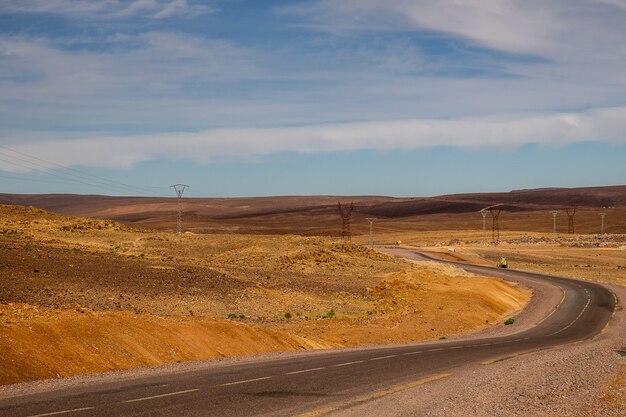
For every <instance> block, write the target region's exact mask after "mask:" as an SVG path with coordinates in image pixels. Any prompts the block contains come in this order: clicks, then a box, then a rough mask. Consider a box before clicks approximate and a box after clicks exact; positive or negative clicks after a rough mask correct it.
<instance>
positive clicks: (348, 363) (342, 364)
mask: <svg viewBox="0 0 626 417" xmlns="http://www.w3.org/2000/svg"><path fill="white" fill-rule="evenodd" d="M363 362H365V361H354V362H345V363H340V364H337V365H333V366H335V367H337V366H347V365H354V364H355V363H363Z"/></svg>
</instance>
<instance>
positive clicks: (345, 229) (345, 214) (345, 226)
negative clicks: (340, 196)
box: [337, 202, 354, 239]
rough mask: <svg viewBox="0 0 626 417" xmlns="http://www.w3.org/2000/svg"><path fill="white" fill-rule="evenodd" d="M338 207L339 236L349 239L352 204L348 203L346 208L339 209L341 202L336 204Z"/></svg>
mask: <svg viewBox="0 0 626 417" xmlns="http://www.w3.org/2000/svg"><path fill="white" fill-rule="evenodd" d="M337 206H338V207H339V214H341V220H342V223H341V236H343V237H344V238H347V239H350V237H351V236H352V234H351V233H350V217H352V210H354V203H350V205H349V206H348V207H341V202H339V203H337Z"/></svg>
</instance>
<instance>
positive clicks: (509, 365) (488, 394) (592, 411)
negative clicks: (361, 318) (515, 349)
mask: <svg viewBox="0 0 626 417" xmlns="http://www.w3.org/2000/svg"><path fill="white" fill-rule="evenodd" d="M607 287H609V288H610V289H611V290H612V291H613V292H614V293H615V294H616V296H617V298H618V302H619V304H618V305H617V309H616V311H615V314H614V317H613V319H612V320H611V322H610V323H609V325H608V326H607V327H606V329H605V331H604V332H602V333H601V334H600V335H598V336H596V337H595V338H593V339H591V340H585V341H582V342H578V343H573V344H569V345H564V346H559V347H556V348H552V349H547V350H542V351H537V352H533V353H528V354H523V355H519V356H516V357H512V358H508V359H505V358H502V359H503V360H500V361H496V362H493V363H491V364H487V365H480V364H478V365H468V366H465V367H464V368H462V369H458V370H455V371H454V372H453V373H452V375H451V376H449V377H447V378H444V379H441V380H438V381H433V382H429V383H427V384H424V385H421V386H419V387H417V388H413V389H409V390H405V391H402V392H398V393H395V394H391V395H388V396H385V397H383V398H380V399H378V400H374V401H370V402H367V403H365V404H362V405H359V406H356V407H352V408H349V409H347V410H343V411H338V412H336V413H333V414H331V415H333V416H336V417H351V416H358V417H364V416H377V417H384V416H407V417H408V416H417V415H419V416H433V417H435V416H436V417H439V416H485V417H499V416H502V417H504V416H507V417H508V416H537V417H539V416H541V417H544V416H598V417H599V416H602V417H622V416H624V415H626V391H625V384H624V383H625V382H626V381H625V377H624V375H625V369H626V361H624V359H622V358H620V355H619V354H618V350H620V349H622V348H623V347H624V346H626V332H624V329H625V328H626V311H625V310H624V306H623V300H626V288H624V287H622V286H615V285H607ZM494 359H495V358H494Z"/></svg>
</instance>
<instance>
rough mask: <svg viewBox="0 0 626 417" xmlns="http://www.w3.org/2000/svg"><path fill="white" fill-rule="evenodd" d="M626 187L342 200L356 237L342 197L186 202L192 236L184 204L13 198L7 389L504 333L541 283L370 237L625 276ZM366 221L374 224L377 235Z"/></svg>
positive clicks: (5, 241)
mask: <svg viewBox="0 0 626 417" xmlns="http://www.w3.org/2000/svg"><path fill="white" fill-rule="evenodd" d="M625 189H626V187H603V188H597V189H594V190H595V191H594V192H590V191H589V189H583V190H574V191H569V192H564V191H556V192H554V191H550V190H539V191H535V192H534V193H535V194H533V191H524V192H521V195H522V197H523V198H522V200H524V199H525V201H512V200H509V201H506V199H505V198H504V197H503V196H502V195H486V196H488V197H489V198H487V197H485V195H480V196H447V197H444V198H439V199H430V200H429V199H390V198H385V197H360V198H359V197H353V198H342V199H341V201H342V202H343V203H344V204H349V202H351V201H355V203H356V204H357V208H356V210H355V214H354V216H353V218H352V219H351V231H352V235H353V237H352V239H351V240H346V239H342V238H341V219H340V217H339V213H338V210H337V207H336V203H337V200H338V198H337V197H319V198H315V197H303V198H299V197H287V198H260V199H242V200H228V199H224V200H215V199H207V200H201V199H197V200H189V201H185V202H184V205H183V208H184V219H185V226H186V229H187V230H188V231H190V232H187V233H184V234H181V235H178V234H176V233H174V232H173V231H172V229H173V228H174V227H175V210H176V203H175V200H174V199H171V200H160V201H155V200H150V199H132V198H107V197H90V196H85V197H81V196H69V197H68V196H7V195H3V196H0V202H2V203H7V204H5V205H2V206H0V245H1V246H2V250H1V251H0V268H1V270H2V274H1V276H2V288H1V289H0V353H1V356H2V358H3V359H2V361H3V366H2V370H1V372H0V383H3V384H10V383H15V382H23V381H28V380H35V379H43V378H52V377H58V376H69V375H77V374H83V373H93V372H100V371H106V370H115V369H126V368H131V367H140V366H149V365H159V364H165V363H172V362H179V361H188V360H195V359H206V358H214V357H224V356H236V355H245V354H253V353H263V352H276V351H287V350H301V349H318V348H330V347H341V346H361V345H369V344H381V343H404V342H412V341H419V340H437V339H441V338H450V337H455V336H457V335H463V334H467V333H468V332H472V331H478V330H481V329H485V328H488V327H493V326H502V325H503V322H504V320H506V319H507V318H509V317H515V316H516V314H518V313H519V312H520V311H521V310H522V309H523V307H524V305H525V304H526V303H527V302H528V300H529V299H530V298H531V297H532V292H531V291H530V290H529V289H527V288H523V287H519V286H515V285H513V284H510V283H507V282H505V281H502V280H499V279H494V278H489V277H477V276H473V275H471V274H469V273H467V272H465V271H463V270H461V269H460V268H456V267H452V266H443V265H440V264H437V263H435V262H409V261H406V260H401V259H396V258H392V257H389V256H387V255H384V254H381V253H379V252H377V251H376V250H375V249H373V248H368V247H367V244H368V243H369V242H370V239H373V241H374V243H375V245H380V246H384V245H393V246H397V245H401V246H403V247H407V248H415V249H417V250H420V251H422V252H426V253H430V254H431V255H433V256H435V257H440V258H442V259H449V260H459V261H464V262H470V263H479V264H487V265H494V264H495V262H496V261H497V260H498V259H499V257H501V256H506V257H507V258H508V260H509V262H510V265H511V266H512V267H513V268H516V269H522V270H528V271H538V272H545V273H550V274H554V275H561V276H569V277H574V278H579V279H590V280H596V281H600V282H606V283H610V284H615V285H620V286H626V235H624V233H625V232H626V221H625V220H626V208H625V207H626V204H624V201H622V197H621V196H622V195H624V194H626V193H625V192H624V191H625ZM503 194H505V193H503ZM553 194H559V195H560V197H559V198H558V199H556V200H555V199H550V198H548V197H550V196H551V195H553ZM529 195H531V197H532V198H529ZM533 198H534V200H533ZM518 200H519V198H518ZM528 200H533V201H528ZM539 200H540V201H539ZM498 201H503V203H498ZM9 203H10V204H9ZM15 204H24V205H37V206H40V207H44V208H46V209H48V210H50V211H44V210H41V209H37V208H32V207H24V206H20V205H15ZM493 204H502V206H501V207H502V208H503V210H504V211H503V212H502V213H501V215H500V219H499V228H500V238H499V240H500V241H499V243H498V244H494V242H493V239H492V230H491V227H492V221H491V217H487V218H486V230H485V231H483V230H482V227H483V223H482V222H483V220H482V217H481V215H480V213H479V210H480V207H488V206H491V205H493ZM574 206H575V207H577V214H576V218H575V220H576V223H575V225H576V233H574V234H567V233H565V232H566V231H567V226H568V223H567V216H566V215H565V212H564V211H563V210H564V208H566V207H567V208H569V207H574ZM557 209H558V210H559V214H558V215H557V233H552V227H553V217H552V215H551V214H550V213H551V211H553V210H557ZM52 211H56V212H57V213H52ZM601 212H606V213H607V215H606V217H605V232H607V233H605V234H599V233H598V231H599V227H600V218H599V213H601ZM58 213H64V214H67V215H72V216H66V215H63V214H58ZM76 215H82V216H89V217H93V218H87V217H75V216H76ZM366 218H376V220H375V221H374V226H373V235H372V236H370V235H369V223H368V222H367V221H366ZM109 219H114V220H115V221H113V220H109ZM625 373H626V366H625V365H622V367H621V368H620V370H619V372H618V373H617V374H615V375H608V376H607V379H606V381H607V388H606V396H607V398H609V399H611V401H617V402H619V401H622V400H620V399H619V398H620V394H619V393H621V392H622V391H623V389H624V384H623V375H624V374H625ZM620 375H622V376H621V377H620ZM614 398H616V399H615V400H613V399H614ZM607 401H608V400H607Z"/></svg>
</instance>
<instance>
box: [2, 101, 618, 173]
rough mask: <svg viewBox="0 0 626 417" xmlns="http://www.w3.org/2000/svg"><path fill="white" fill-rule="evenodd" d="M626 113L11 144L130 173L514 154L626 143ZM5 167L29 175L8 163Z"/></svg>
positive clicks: (70, 162)
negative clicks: (286, 161) (228, 161)
mask: <svg viewBox="0 0 626 417" xmlns="http://www.w3.org/2000/svg"><path fill="white" fill-rule="evenodd" d="M624 132H626V107H616V108H604V109H596V110H591V111H587V112H584V113H559V114H551V115H517V116H508V117H490V118H459V119H453V120H436V119H431V120H403V121H377V122H368V123H350V124H335V125H321V126H305V127H286V128H264V129H253V128H251V129H211V130H204V131H201V132H197V133H188V132H173V133H160V134H153V135H135V136H125V137H116V136H108V137H91V138H84V139H74V140H63V139H58V140H55V139H49V140H37V141H23V142H19V143H9V144H7V146H9V147H10V148H12V149H15V150H17V151H20V152H24V153H26V154H30V155H34V156H38V157H41V158H44V159H47V160H52V161H54V162H55V163H57V164H61V165H64V166H72V165H87V166H105V167H117V168H119V167H128V166H131V165H133V164H136V163H138V162H141V161H147V160H152V159H158V158H162V157H167V158H171V159H184V160H192V161H196V162H200V163H207V162H210V161H215V160H218V159H219V158H223V157H226V156H228V157H241V158H249V157H258V156H264V155H269V154H273V153H277V152H301V153H307V152H333V151H353V150H359V149H371V150H411V149H419V148H431V147H435V146H452V147H462V148H463V147H465V148H467V147H469V148H480V147H492V148H495V149H511V148H515V147H517V146H520V145H523V144H527V143H541V144H543V145H548V146H564V145H568V144H572V143H577V142H584V141H605V142H613V143H626V134H625V133H624ZM0 169H2V170H6V171H20V170H22V171H23V167H22V168H19V167H16V166H14V165H11V164H6V163H3V162H2V161H0Z"/></svg>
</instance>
